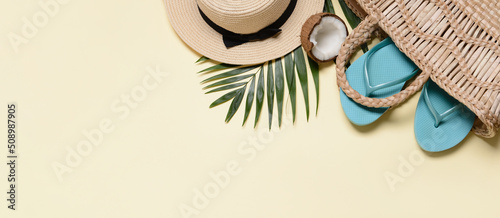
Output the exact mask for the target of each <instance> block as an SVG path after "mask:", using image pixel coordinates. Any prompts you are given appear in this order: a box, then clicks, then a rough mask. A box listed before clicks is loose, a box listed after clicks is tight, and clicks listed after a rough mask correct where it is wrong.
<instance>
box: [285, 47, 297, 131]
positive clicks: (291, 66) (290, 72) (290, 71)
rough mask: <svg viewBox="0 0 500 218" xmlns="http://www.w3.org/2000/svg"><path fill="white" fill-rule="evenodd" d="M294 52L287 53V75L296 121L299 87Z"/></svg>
mask: <svg viewBox="0 0 500 218" xmlns="http://www.w3.org/2000/svg"><path fill="white" fill-rule="evenodd" d="M292 53H293V52H290V53H289V54H287V55H285V76H286V83H287V85H288V94H289V95H290V102H291V104H292V117H293V122H294V123H295V114H296V111H297V88H296V85H295V62H294V61H293V57H292Z"/></svg>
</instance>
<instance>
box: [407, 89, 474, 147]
mask: <svg viewBox="0 0 500 218" xmlns="http://www.w3.org/2000/svg"><path fill="white" fill-rule="evenodd" d="M475 118H476V115H475V114H474V113H473V112H472V111H471V110H469V108H467V107H466V106H465V105H463V104H462V103H460V102H459V101H457V100H456V99H454V98H453V97H451V96H450V95H448V93H446V92H445V91H444V90H442V89H441V88H440V87H439V86H438V85H437V84H436V83H434V82H432V81H430V80H429V81H428V82H427V83H426V84H425V85H424V88H423V89H422V94H421V95H420V99H419V101H418V105H417V111H416V113H415V138H416V139H417V142H418V144H419V145H420V147H422V149H424V150H426V151H430V152H439V151H444V150H447V149H450V148H452V147H454V146H455V145H457V144H458V143H460V142H461V141H462V140H463V139H464V138H465V137H466V136H467V134H469V132H470V130H471V129H472V125H473V124H474V120H475Z"/></svg>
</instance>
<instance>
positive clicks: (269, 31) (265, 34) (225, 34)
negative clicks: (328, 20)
mask: <svg viewBox="0 0 500 218" xmlns="http://www.w3.org/2000/svg"><path fill="white" fill-rule="evenodd" d="M296 5H297V0H290V4H289V5H288V7H287V8H286V10H285V12H283V14H282V15H281V16H280V17H279V18H278V20H276V21H275V22H274V23H272V24H271V25H269V26H267V27H265V28H264V29H261V30H260V31H258V32H256V33H251V34H238V33H234V32H231V31H229V30H226V29H224V28H222V27H221V26H219V25H217V24H215V23H214V22H213V21H211V20H210V19H209V18H208V17H207V15H205V14H204V13H203V11H201V9H200V8H199V7H198V10H199V11H200V14H201V17H202V18H203V20H205V22H206V23H207V24H208V25H209V26H210V27H212V28H213V29H214V30H215V31H217V32H218V33H220V34H221V35H222V40H223V41H224V45H225V46H226V48H232V47H234V46H238V45H241V44H245V43H247V42H252V41H259V40H264V39H268V38H271V37H274V36H276V35H278V34H279V33H281V29H280V28H281V26H283V24H285V23H286V21H287V20H288V18H290V16H291V15H292V13H293V11H294V10H295V6H296Z"/></svg>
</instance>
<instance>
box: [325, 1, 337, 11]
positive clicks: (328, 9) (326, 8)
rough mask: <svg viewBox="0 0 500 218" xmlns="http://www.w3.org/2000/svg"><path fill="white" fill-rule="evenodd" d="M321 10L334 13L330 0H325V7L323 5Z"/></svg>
mask: <svg viewBox="0 0 500 218" xmlns="http://www.w3.org/2000/svg"><path fill="white" fill-rule="evenodd" d="M323 12H327V13H332V14H335V9H333V3H332V0H325V7H323Z"/></svg>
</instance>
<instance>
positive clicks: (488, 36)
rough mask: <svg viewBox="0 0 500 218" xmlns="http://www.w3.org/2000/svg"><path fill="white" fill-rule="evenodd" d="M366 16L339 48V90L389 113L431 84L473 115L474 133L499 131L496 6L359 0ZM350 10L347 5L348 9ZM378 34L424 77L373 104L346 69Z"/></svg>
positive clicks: (482, 0) (499, 10)
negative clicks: (389, 40)
mask: <svg viewBox="0 0 500 218" xmlns="http://www.w3.org/2000/svg"><path fill="white" fill-rule="evenodd" d="M357 3H359V6H360V7H361V8H358V11H357V14H358V15H360V11H361V9H362V10H363V11H365V12H366V14H367V16H366V17H364V18H363V21H362V22H361V23H360V25H359V26H358V27H357V28H355V29H354V30H353V32H352V33H351V34H350V35H349V36H348V37H347V39H346V41H345V42H344V44H343V45H342V48H341V51H340V54H339V56H338V58H337V84H338V85H339V87H340V88H342V90H343V91H344V92H345V93H346V94H347V96H349V97H350V98H352V99H353V100H354V101H356V102H358V103H360V104H363V105H365V106H368V107H393V106H396V105H398V104H400V103H401V102H403V101H405V100H406V99H408V98H409V97H410V96H411V95H413V94H414V93H415V92H417V91H418V90H420V89H421V88H422V86H423V85H424V84H425V82H426V81H427V80H428V79H429V78H430V79H432V80H433V81H434V82H436V83H437V84H438V85H439V86H440V87H441V88H442V89H444V90H445V91H446V92H448V93H449V94H450V95H451V96H453V97H454V98H456V99H457V100H459V101H460V102H462V103H463V104H465V105H466V106H467V107H468V108H470V109H471V110H472V111H473V112H474V113H475V114H476V115H477V119H476V122H475V124H474V128H473V131H474V133H476V134H477V135H480V136H483V137H488V138H489V137H493V136H495V134H496V132H497V130H498V128H499V127H500V1H499V0H357ZM351 5H352V4H350V6H351ZM379 28H381V29H382V30H383V31H385V32H386V33H387V34H388V35H389V36H390V37H391V38H392V40H393V41H394V43H395V44H396V46H397V47H398V48H399V49H400V50H401V51H402V52H404V53H405V54H406V55H407V56H408V57H409V58H410V59H412V60H413V61H414V62H415V64H416V65H418V66H419V68H420V69H421V70H422V72H421V73H420V74H419V75H418V76H417V77H416V78H415V79H414V80H413V81H412V82H411V83H410V84H409V85H408V86H407V87H406V88H404V89H403V90H402V91H401V92H400V93H398V94H396V95H393V96H390V97H387V98H384V99H375V98H369V97H365V96H362V95H360V94H359V93H358V92H357V91H356V90H354V89H352V87H351V86H350V85H349V82H348V81H347V80H346V75H345V69H346V63H347V62H348V61H349V59H350V57H351V55H352V54H353V53H354V52H355V51H356V49H357V47H358V46H359V45H361V44H363V43H365V42H366V41H368V40H369V39H370V38H371V35H372V33H373V32H374V31H377V30H378V29H379Z"/></svg>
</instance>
